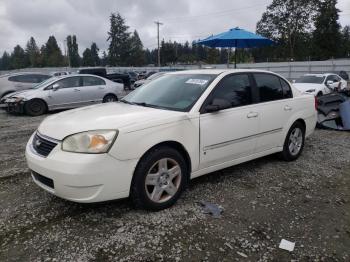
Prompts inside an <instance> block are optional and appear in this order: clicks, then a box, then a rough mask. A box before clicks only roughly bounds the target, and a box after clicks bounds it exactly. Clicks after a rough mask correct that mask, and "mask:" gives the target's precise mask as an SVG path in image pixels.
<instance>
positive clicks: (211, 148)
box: [26, 69, 317, 210]
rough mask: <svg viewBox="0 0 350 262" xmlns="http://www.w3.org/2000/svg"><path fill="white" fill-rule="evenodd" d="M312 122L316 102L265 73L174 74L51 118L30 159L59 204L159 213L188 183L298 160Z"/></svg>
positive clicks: (28, 149) (30, 150) (29, 151)
mask: <svg viewBox="0 0 350 262" xmlns="http://www.w3.org/2000/svg"><path fill="white" fill-rule="evenodd" d="M316 118H317V117H316V110H315V98H314V97H313V96H310V95H301V94H300V92H299V91H298V90H296V89H295V88H293V86H291V85H290V84H289V82H288V81H287V80H286V79H285V78H283V77H281V76H279V75H277V74H274V73H271V72H266V71H257V70H229V69H226V70H225V69H223V70H219V69H217V70H189V71H182V72H173V73H168V74H166V75H164V76H162V77H159V78H158V79H155V80H154V81H152V82H150V83H148V84H147V85H144V86H141V87H140V88H138V89H136V90H135V91H133V92H131V93H130V94H129V95H127V96H126V97H124V98H123V99H122V100H120V102H118V103H109V104H106V105H97V106H92V107H88V108H84V109H75V110H72V111H69V112H63V113H59V114H56V115H54V116H50V117H47V118H46V119H45V120H44V121H43V122H42V123H41V124H40V126H39V128H38V130H37V131H36V132H35V133H34V134H33V135H32V136H31V138H30V140H29V142H28V144H27V147H26V159H27V163H28V167H29V169H30V170H31V172H32V177H33V179H34V182H35V183H36V184H37V185H39V186H40V187H41V188H43V189H45V190H46V191H48V192H50V193H52V194H55V195H57V196H59V197H62V198H65V199H68V200H71V201H76V202H99V201H106V200H111V199H118V198H125V197H128V196H131V198H132V199H133V201H134V202H135V204H136V206H139V207H142V208H146V209H151V210H160V209H164V208H167V207H169V206H171V205H172V204H174V203H175V202H176V200H177V199H178V198H179V197H180V195H181V193H182V191H183V190H184V189H185V188H186V186H187V184H188V182H189V180H190V179H192V178H195V177H198V176H201V175H204V174H207V173H211V172H214V171H216V170H219V169H223V168H227V167H229V166H232V165H236V164H239V163H242V162H246V161H249V160H252V159H255V158H258V157H262V156H265V155H269V154H273V153H277V152H279V153H280V155H281V157H282V158H283V159H285V160H286V161H292V160H295V159H297V158H298V157H299V156H300V154H301V152H302V150H303V147H304V143H305V137H307V136H308V135H310V134H311V133H312V132H313V131H314V128H315V125H316ZM217 175H219V173H217Z"/></svg>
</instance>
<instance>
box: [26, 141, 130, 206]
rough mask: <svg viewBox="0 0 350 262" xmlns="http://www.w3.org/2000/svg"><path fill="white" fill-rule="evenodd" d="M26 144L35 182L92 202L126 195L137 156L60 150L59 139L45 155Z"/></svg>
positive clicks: (58, 193)
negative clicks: (133, 157)
mask: <svg viewBox="0 0 350 262" xmlns="http://www.w3.org/2000/svg"><path fill="white" fill-rule="evenodd" d="M32 140H33V136H32V137H31V138H30V140H29V141H28V144H27V147H26V159H27V164H28V167H29V169H30V170H31V171H32V177H33V180H34V182H35V183H36V184H37V185H38V186H40V187H41V188H43V189H45V190H46V191H48V192H50V193H52V194H54V195H56V196H58V197H61V198H64V199H67V200H70V201H74V202H82V203H91V202H101V201H107V200H112V199H119V198H125V197H128V196H129V191H130V185H131V180H132V176H133V173H134V169H135V167H136V164H137V159H133V160H127V161H121V160H117V159H115V158H114V157H112V156H111V155H109V154H80V153H70V152H64V151H62V150H61V143H58V145H57V146H56V147H55V148H54V149H53V150H52V151H51V153H50V154H49V155H48V156H47V157H42V156H40V155H38V154H37V153H36V152H35V150H34V148H33V147H32Z"/></svg>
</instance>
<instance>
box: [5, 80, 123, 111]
mask: <svg viewBox="0 0 350 262" xmlns="http://www.w3.org/2000/svg"><path fill="white" fill-rule="evenodd" d="M122 94H123V85H122V84H119V83H115V82H112V81H110V80H108V79H105V78H103V77H99V76H95V75H85V74H82V75H68V76H60V77H52V78H50V79H48V80H46V81H45V82H43V83H41V84H39V85H37V86H35V87H33V88H32V89H29V90H24V91H19V92H15V93H12V94H9V95H7V96H5V97H4V98H3V99H2V102H3V103H4V104H5V105H6V109H7V110H8V111H9V112H17V113H26V114H28V115H31V116H38V115H42V114H44V113H45V112H47V111H51V110H56V109H67V108H75V107H81V106H88V105H92V104H97V103H105V102H112V101H117V100H118V99H119V98H120V97H121V95H122Z"/></svg>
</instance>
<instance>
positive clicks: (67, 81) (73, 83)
mask: <svg viewBox="0 0 350 262" xmlns="http://www.w3.org/2000/svg"><path fill="white" fill-rule="evenodd" d="M55 84H58V86H59V88H70V87H78V86H80V77H79V76H75V77H67V78H64V79H61V80H59V81H57V82H56V83H55Z"/></svg>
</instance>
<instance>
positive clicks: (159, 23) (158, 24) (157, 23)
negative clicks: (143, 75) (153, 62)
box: [154, 21, 163, 67]
mask: <svg viewBox="0 0 350 262" xmlns="http://www.w3.org/2000/svg"><path fill="white" fill-rule="evenodd" d="M154 23H155V24H156V25H157V39H158V67H160V48H159V26H160V25H163V23H161V22H159V21H155V22H154Z"/></svg>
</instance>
